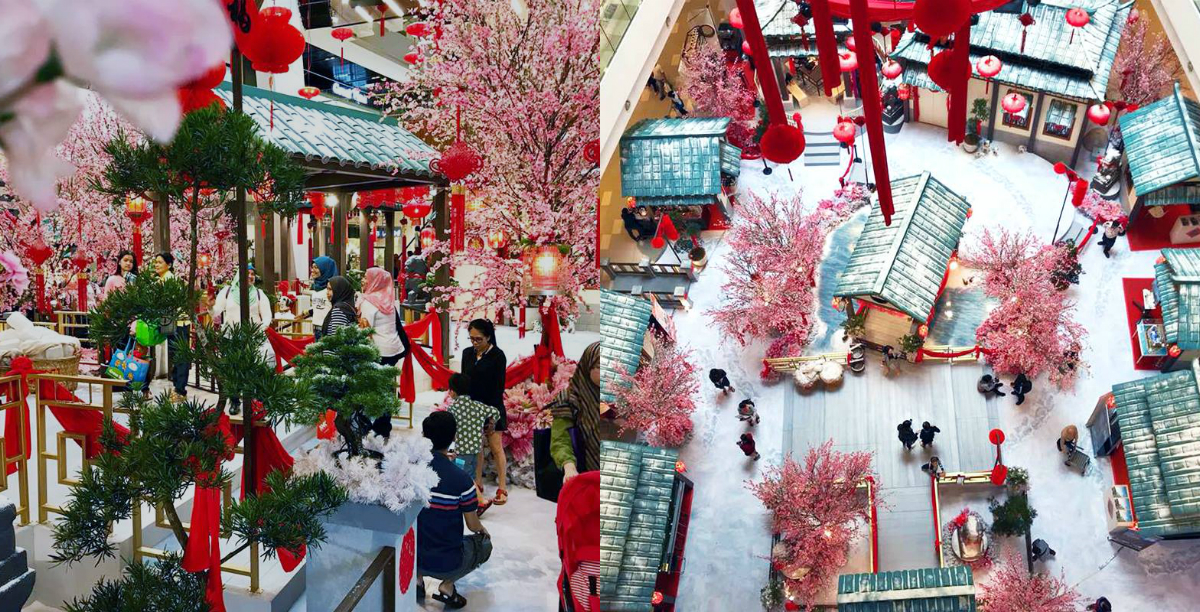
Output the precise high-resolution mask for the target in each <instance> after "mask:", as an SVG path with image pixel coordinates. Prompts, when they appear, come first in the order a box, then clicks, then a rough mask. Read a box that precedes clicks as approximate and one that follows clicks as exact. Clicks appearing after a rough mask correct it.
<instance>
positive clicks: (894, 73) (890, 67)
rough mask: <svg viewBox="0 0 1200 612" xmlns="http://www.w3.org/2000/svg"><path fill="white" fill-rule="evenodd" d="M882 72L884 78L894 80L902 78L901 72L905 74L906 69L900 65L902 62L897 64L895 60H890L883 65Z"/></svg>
mask: <svg viewBox="0 0 1200 612" xmlns="http://www.w3.org/2000/svg"><path fill="white" fill-rule="evenodd" d="M882 71H883V76H884V77H886V78H889V79H894V78H896V77H898V76H900V73H901V72H904V67H903V66H901V65H900V62H897V61H896V60H894V59H889V60H888V61H886V62H884V63H883V68H882Z"/></svg>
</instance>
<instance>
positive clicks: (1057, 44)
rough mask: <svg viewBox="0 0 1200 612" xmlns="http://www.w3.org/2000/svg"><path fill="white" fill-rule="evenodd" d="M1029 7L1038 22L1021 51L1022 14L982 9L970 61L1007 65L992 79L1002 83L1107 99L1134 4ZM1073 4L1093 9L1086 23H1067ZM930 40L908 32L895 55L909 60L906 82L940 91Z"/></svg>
mask: <svg viewBox="0 0 1200 612" xmlns="http://www.w3.org/2000/svg"><path fill="white" fill-rule="evenodd" d="M1027 6H1028V10H1029V12H1030V13H1031V14H1032V15H1033V17H1034V19H1036V20H1037V23H1036V24H1035V25H1033V26H1030V27H1029V29H1028V30H1027V31H1026V34H1027V37H1026V41H1025V51H1024V52H1022V51H1021V31H1022V29H1023V28H1022V26H1021V22H1020V13H1000V12H997V11H988V12H985V13H980V15H979V23H978V24H976V25H974V26H972V27H971V54H970V55H971V65H974V64H975V62H977V61H979V59H980V58H982V57H983V56H985V55H995V56H997V57H999V58H1000V59H1001V60H1002V61H1003V63H1004V67H1003V68H1002V69H1001V70H1000V74H998V75H996V76H995V77H993V78H994V80H995V81H996V82H998V83H1005V84H1008V85H1015V86H1017V87H1023V88H1026V89H1032V90H1034V91H1044V92H1046V93H1050V94H1054V95H1058V96H1063V97H1066V98H1073V99H1076V100H1082V101H1099V100H1103V99H1104V98H1105V92H1106V90H1107V89H1108V79H1109V76H1110V74H1111V73H1112V65H1113V60H1115V59H1116V56H1117V46H1118V44H1119V43H1120V40H1121V30H1122V29H1123V28H1124V24H1125V20H1126V18H1127V17H1128V16H1129V10H1130V9H1131V8H1133V2H1127V3H1123V4H1122V3H1120V2H1119V1H1118V0H1069V1H1067V0H1045V1H1043V2H1042V3H1040V4H1037V5H1027ZM1074 7H1080V8H1083V9H1086V10H1088V11H1089V13H1091V21H1090V22H1089V23H1088V25H1086V26H1084V27H1082V28H1078V29H1076V28H1073V27H1072V26H1070V25H1069V24H1068V23H1067V20H1066V12H1067V10H1068V9H1071V8H1074ZM1072 30H1074V40H1072V38H1071V34H1072ZM928 43H929V37H928V36H926V35H925V34H924V33H921V32H910V33H906V34H905V35H904V37H903V38H902V39H901V40H900V44H898V45H897V46H896V50H895V51H894V52H893V53H892V57H895V58H899V59H903V60H906V62H905V63H906V70H905V72H904V82H906V83H908V84H910V85H915V86H917V87H922V88H925V89H934V90H937V89H938V88H937V86H935V85H933V83H932V82H931V81H929V80H928V78H927V77H925V76H924V74H925V66H926V64H928V62H929V58H930V51H929V49H928V48H927V46H926V45H927V44H928ZM941 50H943V47H941V46H940V45H939V46H937V47H935V52H936V51H941Z"/></svg>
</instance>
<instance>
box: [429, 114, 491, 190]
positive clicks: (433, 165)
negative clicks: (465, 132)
mask: <svg viewBox="0 0 1200 612" xmlns="http://www.w3.org/2000/svg"><path fill="white" fill-rule="evenodd" d="M461 115H462V113H461V111H460V112H459V113H457V114H456V116H455V119H454V121H455V123H456V125H455V133H456V134H457V135H456V136H455V138H454V144H451V145H450V146H449V147H447V148H446V150H445V151H442V155H441V157H439V158H437V159H435V160H433V161H431V162H430V163H429V167H430V169H431V170H433V171H434V172H438V173H440V174H441V175H443V176H445V177H446V178H448V179H450V182H452V183H457V182H459V181H461V180H463V179H464V178H467V177H468V176H470V175H472V174H474V173H475V172H476V171H478V170H479V168H480V167H482V166H483V159H482V158H480V157H479V154H478V153H476V152H475V150H474V149H472V148H471V146H470V145H468V144H467V143H466V142H464V141H463V140H462V136H461V135H462V126H461V125H457V124H458V122H459V120H460V118H461Z"/></svg>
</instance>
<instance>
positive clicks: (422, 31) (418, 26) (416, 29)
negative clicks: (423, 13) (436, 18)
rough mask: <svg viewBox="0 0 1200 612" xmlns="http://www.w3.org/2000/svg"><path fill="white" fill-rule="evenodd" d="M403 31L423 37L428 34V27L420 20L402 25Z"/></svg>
mask: <svg viewBox="0 0 1200 612" xmlns="http://www.w3.org/2000/svg"><path fill="white" fill-rule="evenodd" d="M404 33H405V34H408V35H409V36H414V37H417V38H424V37H426V36H428V35H429V28H428V27H427V26H426V25H425V24H424V23H423V22H420V21H416V22H413V23H410V24H408V25H406V26H404Z"/></svg>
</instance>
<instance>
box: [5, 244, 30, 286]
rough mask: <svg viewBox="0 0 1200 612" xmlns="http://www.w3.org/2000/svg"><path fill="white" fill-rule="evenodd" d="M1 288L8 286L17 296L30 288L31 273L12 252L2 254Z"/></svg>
mask: <svg viewBox="0 0 1200 612" xmlns="http://www.w3.org/2000/svg"><path fill="white" fill-rule="evenodd" d="M0 286H8V287H9V288H10V289H11V290H12V291H13V292H14V293H15V294H16V295H21V294H23V293H25V290H26V289H28V288H29V271H28V270H26V269H25V266H23V265H21V258H20V257H18V256H17V254H16V253H13V252H12V251H3V252H0Z"/></svg>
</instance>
